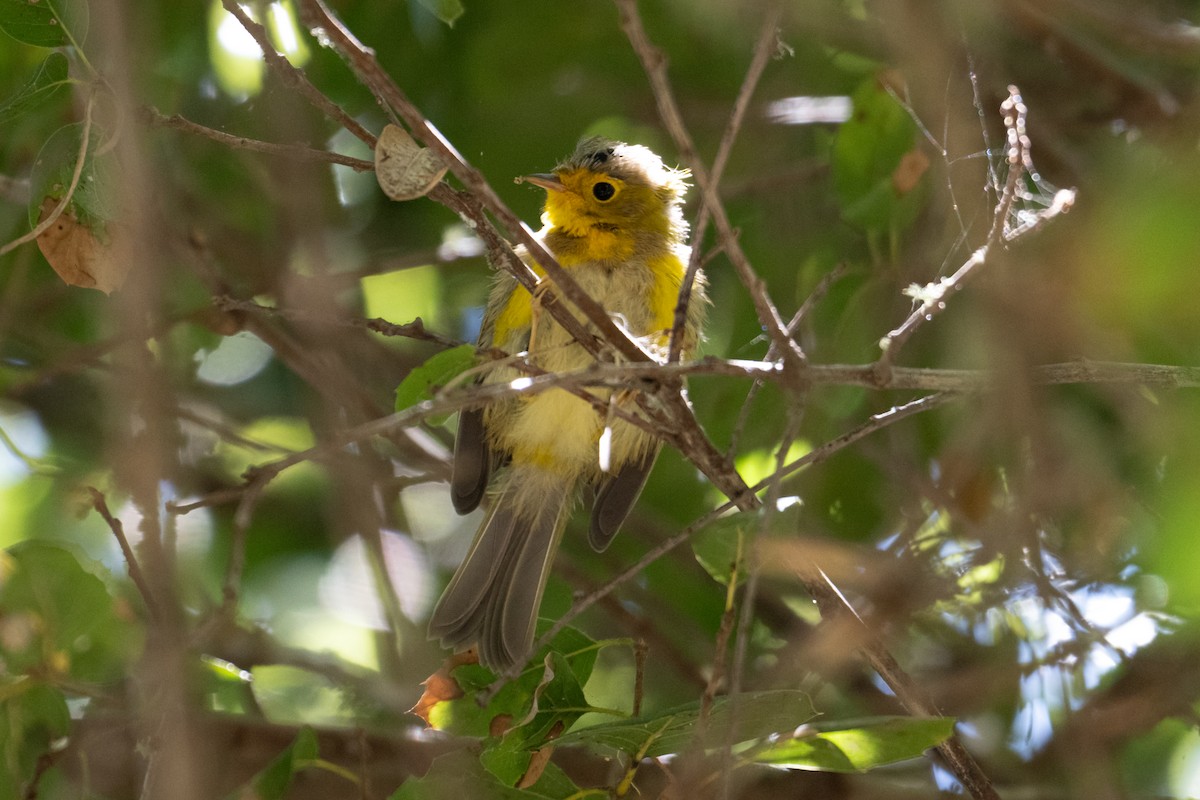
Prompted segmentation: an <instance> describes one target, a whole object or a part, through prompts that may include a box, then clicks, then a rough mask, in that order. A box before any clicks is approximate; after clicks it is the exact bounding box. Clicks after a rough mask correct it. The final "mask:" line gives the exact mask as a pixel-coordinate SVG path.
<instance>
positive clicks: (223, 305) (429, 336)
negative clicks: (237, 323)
mask: <svg viewBox="0 0 1200 800" xmlns="http://www.w3.org/2000/svg"><path fill="white" fill-rule="evenodd" d="M213 305H215V306H216V307H217V308H219V309H221V310H222V311H239V312H250V313H256V314H271V315H274V316H278V317H279V318H280V319H286V320H289V321H293V322H315V323H319V324H322V325H331V326H338V327H344V328H365V329H366V330H369V331H374V332H375V333H378V334H381V335H383V336H402V337H404V338H406V339H416V340H417V341H422V342H435V343H437V344H440V345H443V346H445V347H457V346H458V345H460V344H463V342H462V341H460V340H458V339H452V338H450V337H449V336H443V335H442V334H440V333H434V332H433V331H430V330H429V329H428V328H426V327H425V322H424V321H423V320H422V319H421V318H420V317H417V318H416V319H414V320H413V321H412V322H407V323H395V322H388V321H387V320H385V319H382V318H380V317H373V318H370V319H367V318H363V317H344V316H333V315H329V314H322V313H320V312H318V311H310V310H308V309H303V308H280V307H278V306H265V305H262V304H261V303H256V302H254V301H253V300H240V299H238V298H236V297H230V296H229V295H219V296H217V297H214V298H213Z"/></svg>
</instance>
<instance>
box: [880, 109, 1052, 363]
mask: <svg viewBox="0 0 1200 800" xmlns="http://www.w3.org/2000/svg"><path fill="white" fill-rule="evenodd" d="M1000 111H1001V113H1002V114H1004V127H1005V130H1006V132H1007V139H1008V149H1007V161H1008V176H1007V178H1006V180H1005V183H1004V188H1003V189H1002V190H1001V193H1000V199H999V202H998V203H997V204H996V208H995V211H994V213H993V216H992V227H991V230H990V231H989V232H988V236H987V241H985V242H984V244H983V245H982V246H980V247H979V249H977V250H976V251H975V252H974V253H972V254H971V256H970V257H969V258H968V259H967V260H966V261H965V262H964V263H963V265H962V266H961V267H959V268H958V269H957V270H956V271H955V272H954V274H953V275H950V276H949V277H947V278H943V279H941V280H940V281H938V282H936V283H931V284H927V285H926V286H913V287H910V288H909V290H908V293H909V294H911V295H912V296H913V298H914V299H915V300H916V301H917V303H916V307H915V308H914V309H913V311H912V313H910V314H909V316H908V318H907V319H905V320H904V322H903V323H901V325H900V326H899V327H897V328H895V329H893V330H891V331H889V332H888V333H887V335H886V336H884V337H883V338H882V339H881V340H880V342H879V346H880V349H881V350H882V353H881V354H880V356H879V360H878V361H876V362H875V377H876V380H877V381H878V385H879V386H890V378H891V374H892V371H893V366H892V365H893V364H894V363H895V360H896V356H897V355H898V354H899V352H900V349H901V348H902V347H903V346H904V344H905V342H907V341H908V340H909V338H911V337H912V335H913V333H915V332H916V331H917V330H918V329H919V328H920V327H921V326H922V325H924V324H925V323H927V322H931V321H933V319H934V317H936V316H937V315H939V314H941V313H942V312H943V311H945V310H946V304H947V301H948V299H949V297H950V296H951V295H952V294H953V293H955V292H958V291H961V290H962V288H963V287H964V286H965V285H966V282H967V281H968V280H969V279H970V278H971V277H972V276H973V274H974V273H975V272H976V271H977V270H978V269H979V268H980V267H982V266H983V265H985V264H987V263H988V257H989V255H990V253H991V251H992V249H993V248H995V247H996V246H997V245H999V244H1001V243H1002V242H1011V241H1014V240H1015V239H1017V238H1019V237H1020V236H1023V235H1025V234H1027V233H1030V232H1032V231H1034V230H1036V229H1037V228H1039V227H1040V226H1041V225H1043V224H1044V223H1045V222H1046V221H1048V220H1050V219H1053V218H1054V217H1057V216H1058V215H1059V214H1062V213H1065V212H1066V211H1069V210H1070V208H1071V206H1072V204H1073V203H1074V201H1075V193H1074V191H1073V190H1070V189H1064V190H1062V191H1060V192H1058V193H1057V194H1056V195H1055V197H1054V201H1053V202H1052V204H1051V205H1050V207H1049V208H1046V209H1044V210H1043V211H1041V212H1039V213H1038V214H1035V215H1033V218H1031V219H1030V220H1027V221H1026V222H1024V223H1022V224H1021V225H1020V226H1017V227H1015V228H1009V227H1008V216H1009V213H1010V212H1011V210H1012V205H1013V203H1014V202H1015V201H1016V199H1017V195H1018V192H1017V188H1018V185H1019V184H1020V181H1021V179H1022V177H1024V176H1025V175H1026V174H1027V172H1028V171H1029V165H1030V161H1029V144H1030V142H1029V136H1028V134H1027V133H1026V130H1025V118H1026V114H1027V113H1028V109H1027V108H1026V106H1025V103H1024V101H1022V100H1021V94H1020V92H1019V91H1018V90H1017V87H1016V86H1009V87H1008V98H1007V99H1006V100H1005V101H1004V102H1003V103H1002V104H1001V105H1000Z"/></svg>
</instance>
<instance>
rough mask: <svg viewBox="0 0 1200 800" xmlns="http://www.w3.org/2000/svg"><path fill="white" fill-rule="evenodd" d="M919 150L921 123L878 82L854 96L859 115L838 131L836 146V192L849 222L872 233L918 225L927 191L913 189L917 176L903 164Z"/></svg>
mask: <svg viewBox="0 0 1200 800" xmlns="http://www.w3.org/2000/svg"><path fill="white" fill-rule="evenodd" d="M916 146H917V126H916V123H914V122H913V120H912V118H911V117H910V116H909V114H908V112H907V111H906V110H905V109H904V107H903V106H901V105H900V103H899V102H898V101H897V100H896V98H895V97H893V96H892V95H891V94H889V93H888V92H887V91H885V90H884V88H883V87H882V86H881V85H880V81H879V79H878V78H876V77H872V78H870V79H868V80H867V81H866V82H865V83H864V84H863V85H862V86H860V87H859V89H858V90H857V91H856V92H855V93H854V114H853V116H852V117H851V118H850V119H849V120H847V121H846V122H845V123H844V124H843V125H842V126H841V127H840V128H838V134H837V139H836V140H835V142H834V146H833V159H832V163H833V176H834V189H835V190H836V192H837V195H838V199H839V201H840V205H841V207H842V216H843V217H845V219H846V220H847V221H848V222H851V223H853V224H855V225H858V226H859V227H861V228H864V229H867V230H888V229H890V228H893V227H897V228H905V227H907V226H908V225H910V224H911V223H912V222H913V220H914V219H915V218H916V215H917V212H918V211H920V209H921V205H922V204H923V202H924V192H923V191H917V190H915V189H914V188H913V187H912V186H911V185H909V184H910V183H912V182H913V180H914V176H913V175H911V174H906V172H905V168H904V167H903V166H902V165H903V164H905V163H906V162H905V158H906V156H909V154H911V153H915V152H917V151H916ZM919 177H920V171H918V172H917V173H916V178H917V179H919ZM916 183H917V188H919V187H921V186H923V185H924V183H925V182H924V181H920V180H917V181H916Z"/></svg>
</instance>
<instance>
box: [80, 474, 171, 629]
mask: <svg viewBox="0 0 1200 800" xmlns="http://www.w3.org/2000/svg"><path fill="white" fill-rule="evenodd" d="M87 490H88V494H89V495H91V497H92V508H94V509H96V513H97V514H99V515H100V517H101V518H102V519H103V520H104V522H105V523H107V525H108V529H109V530H110V531H112V534H113V537H114V538H115V539H116V540H117V544H118V545H120V547H121V555H123V556H124V557H125V565H126V566H127V567H128V569H129V579H130V580H131V581H133V585H134V586H136V587H137V590H138V594H140V595H141V596H142V602H143V603H145V604H146V611H147V612H149V614H150V617H151V619H154V620H158V619H159V613H158V603H157V602H156V601H155V599H154V594H153V592H151V591H150V583H149V581H147V580H146V576H145V574H144V573H143V572H142V566H141V564H139V563H138V560H137V556H135V555H134V554H133V548H132V547H130V546H129V539H128V538H127V537H126V536H125V526H124V525H123V524H121V520H119V519H117V518H116V517H114V516H113V515H112V512H111V511H109V509H108V501H106V500H105V499H104V493H103V492H101V491H100V490H99V489H97V488H96V487H94V486H89V487H87Z"/></svg>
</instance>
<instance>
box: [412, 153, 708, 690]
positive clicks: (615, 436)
mask: <svg viewBox="0 0 1200 800" xmlns="http://www.w3.org/2000/svg"><path fill="white" fill-rule="evenodd" d="M686 178H687V173H686V172H685V171H682V170H675V169H671V168H669V167H666V166H665V165H664V164H663V162H662V159H660V158H659V157H658V156H656V155H655V154H654V153H652V152H651V151H650V150H649V149H647V148H645V147H643V146H641V145H629V144H624V143H622V142H615V141H611V140H608V139H603V138H599V137H597V138H589V139H584V140H583V141H582V142H580V143H579V146H578V147H577V148H576V149H575V152H574V153H573V154H571V156H570V157H569V158H567V159H566V160H565V161H564V162H562V163H561V164H559V165H558V166H557V167H555V168H554V171H553V172H552V173H547V174H538V175H530V176H527V177H526V178H525V180H526V181H528V182H530V183H533V184H535V185H537V186H540V187H541V188H543V189H545V190H546V206H545V211H544V213H543V214H542V222H543V228H542V230H541V231H540V232H539V233H538V234H537V235H538V237H539V239H540V241H541V242H542V244H543V245H545V247H546V249H547V250H549V251H550V252H551V253H552V254H553V255H554V257H555V259H556V260H557V261H558V263H559V264H560V265H561V266H562V267H563V268H564V269H566V270H568V271H569V272H570V274H571V276H572V277H573V278H574V279H575V280H576V281H577V282H578V283H579V285H580V286H581V287H582V288H583V289H584V291H586V292H587V293H588V294H589V295H590V296H591V297H592V298H594V299H595V300H597V301H598V302H599V303H600V304H601V305H603V306H604V308H605V309H606V310H607V311H608V312H609V314H610V315H611V316H612V318H613V320H614V321H615V322H616V323H617V324H618V325H620V326H623V327H624V329H625V330H626V331H627V332H628V333H629V335H630V336H633V337H637V338H638V339H639V340H640V341H641V342H642V344H643V346H644V347H645V348H646V349H647V350H649V351H650V352H652V353H654V354H655V355H657V356H661V357H662V358H664V359H665V355H666V348H667V344H668V339H669V335H670V330H671V327H672V325H673V323H674V317H675V306H676V304H677V302H678V299H679V292H680V286H681V285H682V282H683V277H684V272H685V269H686V265H687V262H688V256H689V253H690V250H689V248H688V246H687V223H686V222H685V221H684V219H683V212H682V208H681V206H682V203H683V195H684V192H685V191H686V187H687V184H686V183H685V179H686ZM518 255H520V256H521V258H522V260H524V261H525V262H526V263H528V264H529V265H530V266H531V267H532V269H533V270H534V272H535V273H537V274H538V276H539V278H542V280H543V283H542V286H543V287H546V291H552V288H551V287H549V286H547V283H548V281H547V279H545V277H544V273H543V271H542V270H541V269H540V268H539V267H538V265H537V264H536V263H533V262H532V260H531V259H530V258H529V256H528V254H527V253H526V252H524V251H523V250H522V249H518ZM538 295H539V297H537V298H535V297H534V296H533V295H531V294H530V293H529V292H528V291H527V290H526V289H525V288H524V287H522V286H521V285H520V284H518V283H517V281H516V279H514V278H513V277H512V276H511V275H509V274H508V273H504V272H501V273H500V274H499V276H498V278H497V280H496V283H495V285H494V286H493V288H492V292H491V296H490V298H489V300H488V304H487V310H486V312H485V314H484V318H483V326H482V329H481V331H480V336H479V343H480V346H481V347H487V348H491V347H495V348H500V349H501V350H504V351H507V352H509V353H514V354H515V353H521V352H525V351H527V355H526V358H527V359H528V361H529V362H530V363H532V364H535V365H536V366H538V367H539V368H541V369H543V370H546V371H548V372H554V373H564V372H572V371H578V370H582V369H586V368H587V367H588V366H589V365H591V364H592V363H594V360H595V359H594V358H593V356H592V355H591V354H589V353H588V352H587V351H586V350H585V349H584V348H583V347H582V346H580V345H579V344H578V343H577V342H576V341H575V340H574V339H573V338H572V337H571V336H570V334H568V333H567V332H566V330H564V329H563V328H562V327H561V326H560V325H559V324H558V323H557V322H555V321H554V319H553V318H552V317H551V315H550V314H549V313H541V309H540V308H539V307H538V306H539V301H540V297H541V295H542V292H538ZM564 302H565V300H564ZM706 302H707V301H706V298H705V296H704V289H703V284H702V281H700V280H699V279H698V280H697V281H696V283H695V286H694V288H693V289H692V294H691V297H690V301H689V303H688V314H687V319H686V324H685V326H684V331H683V333H684V341H683V345H684V347H683V350H682V352H683V353H684V354H685V355H686V354H688V353H689V352H690V351H691V349H692V348H693V347H694V346H695V344H696V339H697V338H698V336H699V331H700V326H701V324H702V321H703V316H704V312H705V307H706ZM567 308H569V309H571V310H572V311H575V307H574V306H573V305H571V304H570V303H569V302H567ZM576 316H577V317H581V315H580V314H578V313H576ZM520 375H521V373H520V372H518V371H517V370H515V369H513V368H512V367H511V366H498V367H495V368H493V369H492V370H491V371H490V372H488V373H487V374H486V375H485V377H484V378H483V379H482V380H483V382H484V383H505V382H508V381H511V380H513V379H515V378H517V377H519V376H520ZM592 391H593V393H594V394H596V395H597V397H600V398H603V399H605V400H608V399H609V398H610V395H611V391H610V390H601V389H596V390H592ZM618 402H621V401H620V400H618ZM626 406H627V407H628V410H630V411H633V412H634V413H636V404H634V403H627V402H622V407H623V408H624V407H626ZM606 424H607V422H606V419H605V417H604V415H602V414H600V413H598V412H597V411H596V409H595V408H594V407H593V406H592V405H590V404H589V403H587V402H586V401H584V400H583V399H582V398H580V397H577V396H575V395H573V394H571V393H569V392H567V391H565V390H562V389H551V390H548V391H544V392H541V393H539V394H532V395H529V396H520V397H514V398H509V399H505V400H503V401H500V402H497V403H494V404H492V405H490V406H488V407H487V408H485V409H482V410H470V411H464V412H462V413H461V414H460V418H459V425H458V439H457V441H456V443H455V447H454V468H453V475H452V478H451V482H450V485H451V494H452V498H453V501H454V506H455V508H456V509H457V510H458V512H459V513H460V514H465V513H467V512H469V511H471V510H473V509H474V508H475V507H476V506H478V505H479V503H480V501H481V500H482V498H483V495H484V493H485V491H488V489H489V478H490V476H491V475H492V473H493V472H495V473H496V476H495V480H494V481H492V482H491V486H490V491H488V494H489V495H490V498H491V508H490V510H489V512H488V515H487V518H486V519H485V520H484V522H483V525H482V526H481V527H480V529H479V532H478V533H477V534H476V536H475V541H474V542H473V543H472V545H471V549H470V551H469V552H468V553H467V557H466V559H465V560H464V561H463V563H462V564H461V565H460V566H459V568H458V571H457V572H456V573H455V575H454V577H453V578H452V579H451V581H450V584H449V585H448V586H447V587H446V591H445V592H444V593H443V594H442V598H441V600H439V601H438V604H437V607H436V608H435V609H434V612H433V616H432V618H431V620H430V623H429V633H430V636H431V637H434V638H438V639H440V640H441V641H442V643H443V644H444V645H446V646H448V647H455V648H459V647H463V646H467V645H471V644H478V646H479V659H480V661H481V662H482V663H483V664H485V665H487V666H489V667H492V668H493V669H497V670H499V669H505V668H507V667H509V666H511V665H513V664H514V663H515V662H517V660H518V659H525V658H528V656H529V648H530V646H531V644H532V642H533V633H534V626H535V623H536V621H537V612H538V606H539V605H540V604H541V600H542V592H543V591H544V590H545V588H546V580H547V578H548V576H549V574H550V566H551V564H552V563H553V561H554V554H555V551H557V549H558V544H559V540H560V539H561V537H562V532H563V529H564V528H565V527H566V524H567V518H568V517H569V516H570V511H571V507H572V506H573V504H574V502H575V498H576V495H577V494H578V489H579V488H580V487H582V486H591V487H592V488H593V489H594V490H595V502H594V505H593V509H592V522H591V530H590V534H589V541H590V543H591V545H592V547H593V548H594V549H595V550H597V551H601V550H603V549H604V548H606V547H607V546H608V545H609V543H610V542H611V541H612V537H613V536H614V535H616V533H617V530H618V529H619V528H620V526H621V524H622V523H623V522H624V521H625V518H626V516H628V514H629V511H630V509H631V508H632V507H633V504H634V502H635V501H636V500H637V497H638V495H639V494H640V493H641V491H642V487H643V486H644V485H645V482H646V477H647V476H648V475H649V473H650V468H651V467H652V466H653V464H654V460H655V458H656V456H657V455H658V450H659V447H660V444H659V442H658V441H657V440H656V439H655V438H654V437H653V436H652V435H651V434H648V433H646V432H645V431H643V430H642V429H640V428H638V427H636V426H634V425H632V424H630V423H627V422H624V421H621V420H620V419H615V420H613V421H612V424H611V433H610V436H608V437H605V438H606V439H607V440H608V442H607V448H608V452H607V454H608V464H607V472H606V471H604V470H602V469H601V463H602V462H601V452H600V451H601V445H600V441H601V435H602V433H603V432H604V430H605V427H606Z"/></svg>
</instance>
